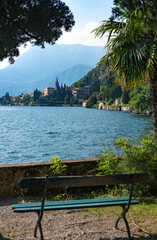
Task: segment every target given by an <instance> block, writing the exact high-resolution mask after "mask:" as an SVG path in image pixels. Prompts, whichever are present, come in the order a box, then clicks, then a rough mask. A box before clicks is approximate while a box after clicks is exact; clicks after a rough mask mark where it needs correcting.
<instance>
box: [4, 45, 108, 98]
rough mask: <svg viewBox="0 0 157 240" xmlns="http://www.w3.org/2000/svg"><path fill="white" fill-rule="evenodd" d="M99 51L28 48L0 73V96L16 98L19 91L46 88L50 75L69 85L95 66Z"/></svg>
mask: <svg viewBox="0 0 157 240" xmlns="http://www.w3.org/2000/svg"><path fill="white" fill-rule="evenodd" d="M103 49H104V48H103V47H101V46H100V47H95V46H94V47H92V46H85V45H81V44H72V45H62V44H55V45H53V46H51V45H46V46H45V48H44V49H41V48H39V47H32V48H30V49H29V50H28V51H27V52H25V53H24V54H22V55H21V56H20V57H19V58H18V59H17V60H16V61H15V63H14V64H13V65H9V66H8V67H6V68H5V69H1V70H0V86H1V87H0V96H2V95H5V93H6V92H9V94H10V95H19V94H21V93H22V92H24V93H29V92H33V91H34V89H35V88H44V87H47V86H48V84H50V83H51V81H50V79H51V77H52V81H53V79H54V76H55V77H57V76H58V77H59V81H60V83H63V84H64V83H65V84H67V85H69V84H70V85H71V84H72V83H74V82H76V81H78V80H79V79H80V78H81V77H83V76H84V75H86V74H87V72H88V71H89V70H91V69H92V68H93V67H95V65H96V64H97V62H98V61H99V60H100V58H101V57H102V56H103V55H104V53H103ZM76 66H77V67H76ZM87 66H88V67H87ZM69 69H71V72H70V70H69ZM72 71H74V74H73V73H72ZM74 75H75V76H74ZM68 78H69V80H68ZM63 81H66V82H63ZM40 90H41V91H43V89H40Z"/></svg>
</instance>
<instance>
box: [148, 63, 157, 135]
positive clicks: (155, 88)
mask: <svg viewBox="0 0 157 240" xmlns="http://www.w3.org/2000/svg"><path fill="white" fill-rule="evenodd" d="M149 80H150V81H149V82H150V96H151V102H152V119H153V126H154V131H155V132H156V133H157V66H156V72H155V76H153V77H152V76H150V79H149Z"/></svg>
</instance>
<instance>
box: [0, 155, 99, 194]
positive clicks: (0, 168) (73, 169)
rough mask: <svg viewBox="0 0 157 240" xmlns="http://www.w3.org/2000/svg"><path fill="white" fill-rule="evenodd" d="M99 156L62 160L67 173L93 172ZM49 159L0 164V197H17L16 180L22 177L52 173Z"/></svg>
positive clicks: (83, 173) (82, 173)
mask: <svg viewBox="0 0 157 240" xmlns="http://www.w3.org/2000/svg"><path fill="white" fill-rule="evenodd" d="M98 160H99V158H84V159H72V160H63V162H64V163H65V164H66V165H67V172H66V174H67V175H86V174H95V173H96V167H97V161H98ZM50 165H52V163H50V162H49V161H45V162H35V163H19V164H0V183H1V187H0V198H5V197H18V196H20V195H21V194H22V193H21V189H20V188H19V186H18V181H19V180H20V179H21V178H23V177H45V176H46V175H52V172H51V171H50Z"/></svg>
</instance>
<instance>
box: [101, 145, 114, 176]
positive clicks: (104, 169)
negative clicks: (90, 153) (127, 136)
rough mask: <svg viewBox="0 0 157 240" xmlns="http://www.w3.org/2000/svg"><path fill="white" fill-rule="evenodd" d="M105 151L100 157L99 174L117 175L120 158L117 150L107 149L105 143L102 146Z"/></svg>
mask: <svg viewBox="0 0 157 240" xmlns="http://www.w3.org/2000/svg"><path fill="white" fill-rule="evenodd" d="M101 147H102V148H103V149H104V151H103V152H102V153H101V155H100V161H99V163H98V172H99V174H116V173H117V166H118V156H117V155H116V153H115V149H111V148H108V147H105V143H102V144H101Z"/></svg>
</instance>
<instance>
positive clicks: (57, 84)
mask: <svg viewBox="0 0 157 240" xmlns="http://www.w3.org/2000/svg"><path fill="white" fill-rule="evenodd" d="M55 89H56V90H59V89H60V87H59V82H58V77H56V82H55Z"/></svg>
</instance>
